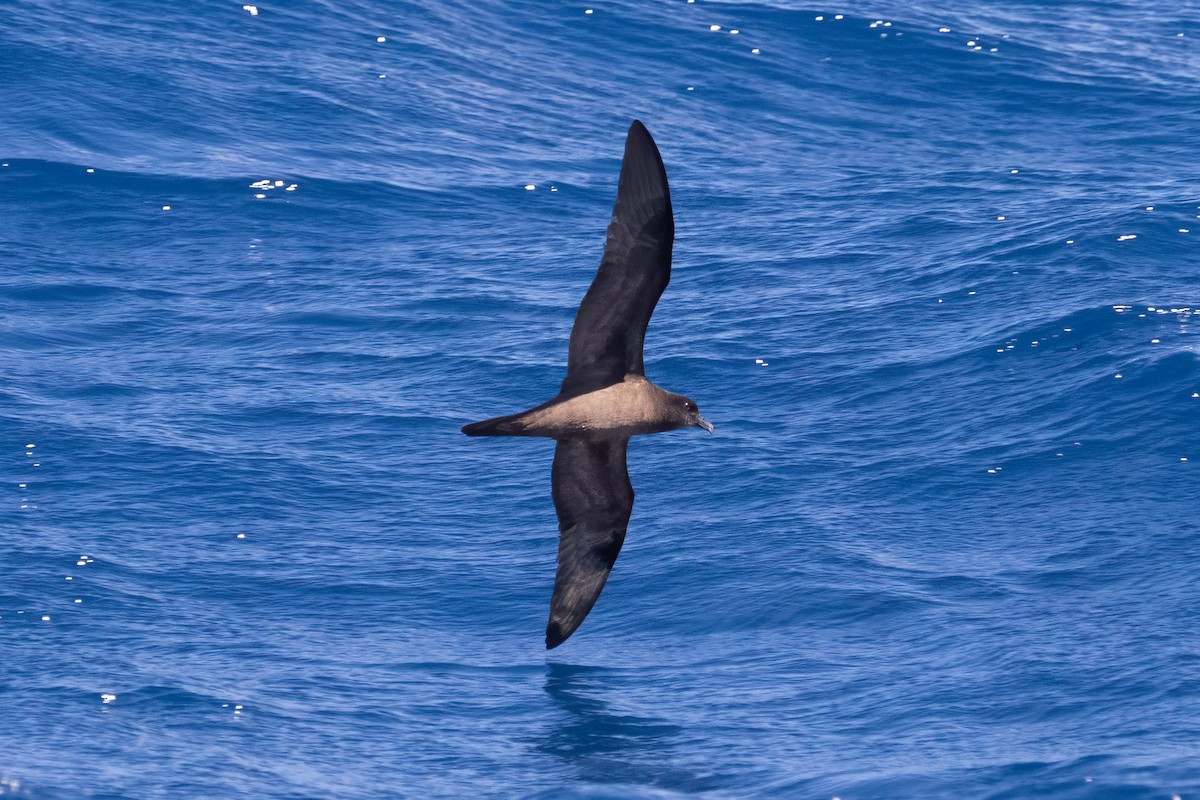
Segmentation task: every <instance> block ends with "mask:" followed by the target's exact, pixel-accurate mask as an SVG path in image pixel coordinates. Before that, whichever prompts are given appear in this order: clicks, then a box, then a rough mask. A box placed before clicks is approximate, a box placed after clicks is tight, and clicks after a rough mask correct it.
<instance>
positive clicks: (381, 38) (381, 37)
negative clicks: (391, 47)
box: [375, 36, 387, 44]
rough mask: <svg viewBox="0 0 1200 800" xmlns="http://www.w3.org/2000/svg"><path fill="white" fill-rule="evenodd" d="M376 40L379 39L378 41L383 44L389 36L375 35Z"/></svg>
mask: <svg viewBox="0 0 1200 800" xmlns="http://www.w3.org/2000/svg"><path fill="white" fill-rule="evenodd" d="M375 41H377V42H379V43H381V44H382V43H383V42H386V41H387V37H386V36H376V37H375Z"/></svg>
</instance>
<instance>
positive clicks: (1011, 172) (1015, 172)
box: [1008, 169, 1020, 175]
mask: <svg viewBox="0 0 1200 800" xmlns="http://www.w3.org/2000/svg"><path fill="white" fill-rule="evenodd" d="M1018 172H1020V170H1018V169H1010V170H1009V171H1008V174H1009V175H1016V174H1017V173H1018Z"/></svg>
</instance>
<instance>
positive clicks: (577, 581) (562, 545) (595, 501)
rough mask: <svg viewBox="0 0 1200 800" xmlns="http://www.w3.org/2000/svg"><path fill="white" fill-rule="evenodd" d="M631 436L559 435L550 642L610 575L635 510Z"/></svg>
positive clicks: (562, 635) (564, 632)
mask: <svg viewBox="0 0 1200 800" xmlns="http://www.w3.org/2000/svg"><path fill="white" fill-rule="evenodd" d="M628 445H629V440H628V439H608V440H584V439H560V440H559V442H558V447H557V448H556V449H555V451H554V467H553V468H552V470H551V483H552V487H553V495H554V509H555V511H557V512H558V529H559V538H558V572H557V573H556V574H555V576H554V594H553V596H552V597H551V598H550V619H549V621H548V622H547V623H546V648H547V649H550V648H553V647H558V645H560V644H562V643H563V642H564V641H566V639H567V637H569V636H570V635H571V634H572V633H574V632H575V629H576V628H578V627H579V624H580V623H581V622H583V620H584V617H586V616H587V615H588V612H589V611H591V610H592V606H593V605H595V603H596V598H598V597H599V596H600V591H601V590H602V589H603V588H604V584H605V582H606V581H607V580H608V574H609V572H611V571H612V567H613V563H614V562H615V561H616V560H617V554H618V553H620V552H621V545H622V544H624V542H625V528H626V526H627V525H628V524H629V515H630V513H631V512H632V511H633V486H632V485H631V484H630V483H629V471H628V469H627V468H626V463H625V453H626V450H627V448H628Z"/></svg>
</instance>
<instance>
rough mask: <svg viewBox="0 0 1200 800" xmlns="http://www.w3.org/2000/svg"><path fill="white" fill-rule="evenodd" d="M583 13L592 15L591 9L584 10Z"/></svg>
mask: <svg viewBox="0 0 1200 800" xmlns="http://www.w3.org/2000/svg"><path fill="white" fill-rule="evenodd" d="M583 13H585V14H591V13H592V9H590V8H589V9H586V10H585V11H584V12H583Z"/></svg>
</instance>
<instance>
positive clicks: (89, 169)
mask: <svg viewBox="0 0 1200 800" xmlns="http://www.w3.org/2000/svg"><path fill="white" fill-rule="evenodd" d="M95 171H96V170H94V169H92V168H91V167H88V172H95Z"/></svg>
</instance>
